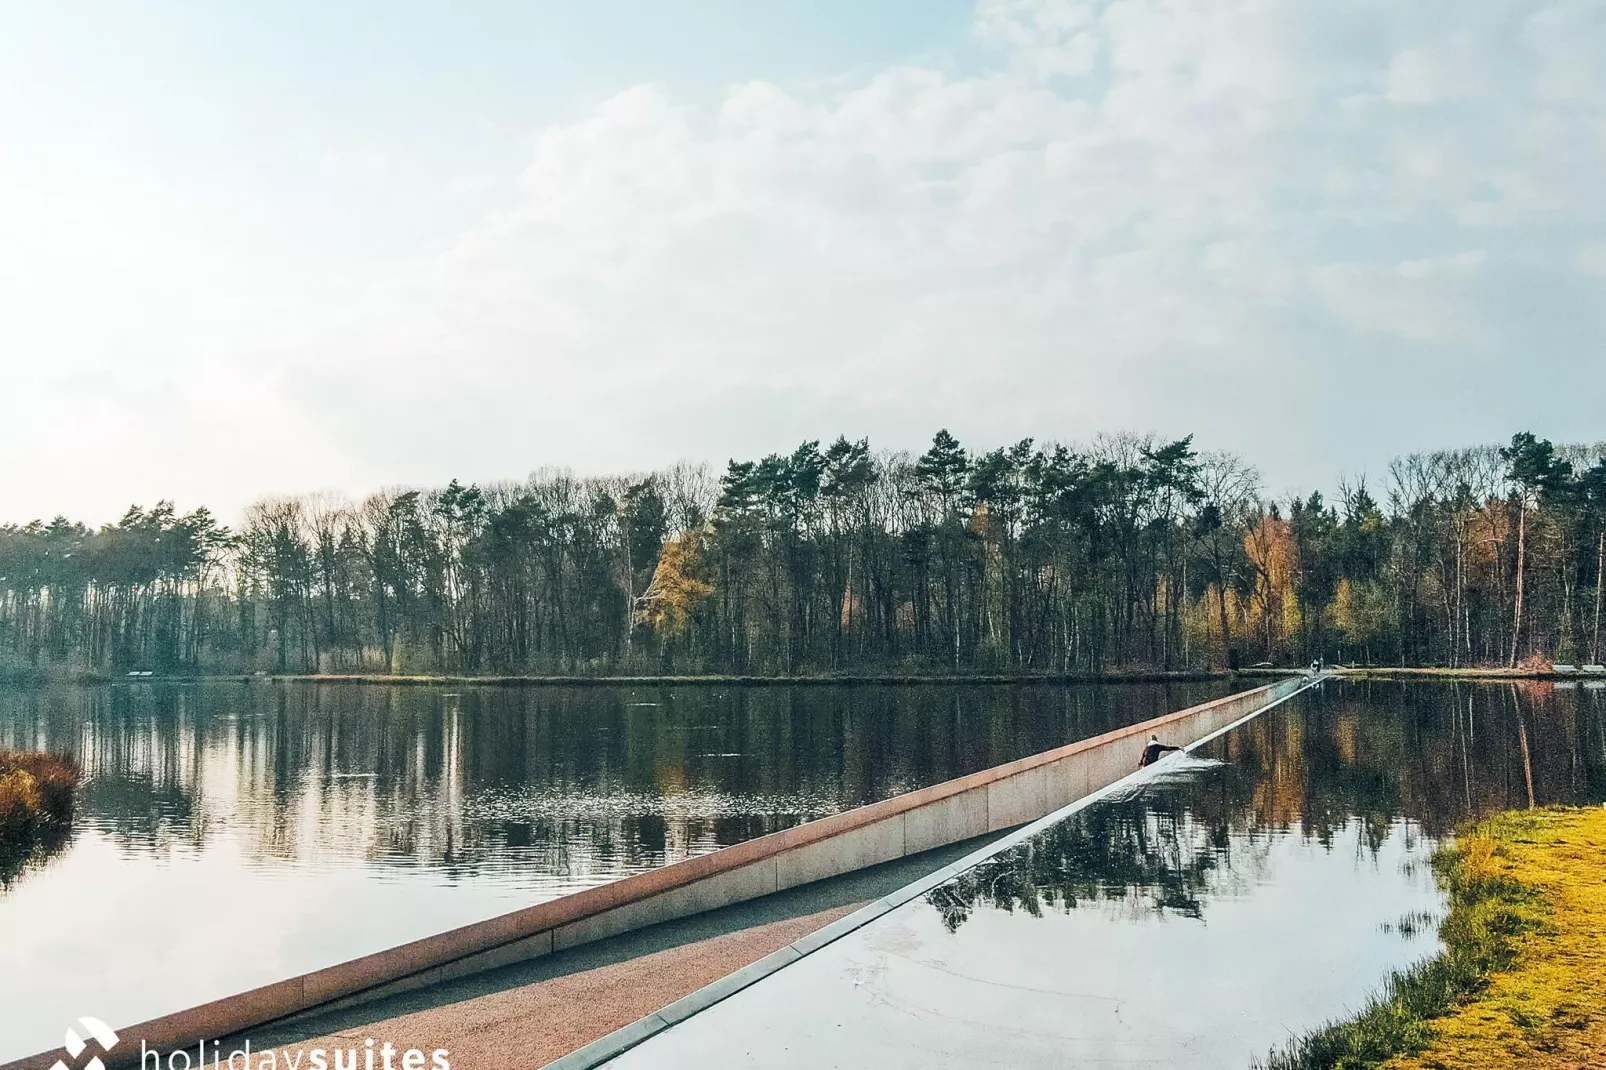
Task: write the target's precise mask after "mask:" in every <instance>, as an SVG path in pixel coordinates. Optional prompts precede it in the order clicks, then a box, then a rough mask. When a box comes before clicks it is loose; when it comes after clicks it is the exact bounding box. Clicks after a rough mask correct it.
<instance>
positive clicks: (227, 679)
mask: <svg viewBox="0 0 1606 1070" xmlns="http://www.w3.org/2000/svg"><path fill="white" fill-rule="evenodd" d="M1326 669H1327V671H1328V672H1330V673H1332V674H1334V675H1336V676H1342V677H1345V678H1348V679H1357V680H1422V679H1429V680H1462V681H1483V682H1490V681H1517V680H1550V681H1572V680H1590V679H1598V680H1601V681H1602V682H1606V676H1602V675H1600V674H1589V673H1580V672H1562V673H1558V672H1555V671H1553V670H1549V669H1534V668H1515V669H1510V668H1504V667H1496V666H1473V667H1462V668H1448V667H1406V666H1344V665H1331V666H1327V667H1326ZM1306 671H1307V670H1305V669H1303V668H1284V667H1275V666H1254V667H1249V668H1243V669H1238V670H1226V669H1186V670H1171V671H1165V670H1138V669H1134V670H1129V671H1111V672H1105V673H853V674H840V675H824V674H816V675H807V676H741V675H701V676H677V675H632V676H607V675H593V676H579V675H572V676H571V675H544V676H537V675H496V674H484V675H473V674H462V673H395V674H390V673H377V672H366V673H285V674H278V673H251V674H242V673H215V674H208V673H199V674H178V673H174V674H161V673H153V674H151V675H148V676H129V675H113V674H106V673H75V674H59V673H43V672H41V673H20V674H11V675H9V676H7V675H0V686H12V687H43V686H50V685H60V684H76V685H80V686H104V685H109V684H151V683H169V684H201V683H239V684H286V683H291V684H364V685H370V686H382V687H435V686H443V685H451V686H466V687H510V688H511V687H661V686H668V685H674V686H677V687H697V686H704V687H710V686H719V687H793V686H837V687H877V686H881V687H885V686H898V687H908V686H948V687H955V686H974V685H994V686H1002V685H1012V686H1020V685H1034V684H1128V683H1189V682H1199V681H1208V680H1230V679H1238V678H1243V679H1276V678H1281V677H1285V676H1298V675H1301V674H1303V673H1304V672H1306Z"/></svg>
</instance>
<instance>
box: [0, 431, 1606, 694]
mask: <svg viewBox="0 0 1606 1070" xmlns="http://www.w3.org/2000/svg"><path fill="white" fill-rule="evenodd" d="M1603 564H1606V444H1597V445H1591V446H1581V445H1557V444H1553V443H1552V442H1550V441H1548V440H1546V439H1542V438H1538V437H1536V436H1535V435H1533V434H1531V433H1528V432H1524V433H1521V434H1518V435H1516V436H1514V437H1513V438H1512V440H1511V441H1510V443H1508V444H1506V445H1491V446H1481V447H1472V448H1465V449H1456V450H1445V451H1438V452H1431V453H1422V454H1413V455H1411V456H1407V457H1402V458H1399V459H1397V460H1396V461H1394V462H1393V463H1392V464H1391V465H1390V467H1389V471H1388V475H1387V482H1386V485H1378V486H1369V485H1368V483H1367V481H1366V480H1364V479H1356V480H1353V481H1350V482H1346V483H1343V484H1341V485H1339V486H1338V487H1337V491H1336V493H1335V494H1333V495H1332V496H1331V498H1329V497H1326V496H1324V495H1322V494H1321V493H1319V492H1313V493H1310V494H1308V495H1307V494H1292V495H1288V496H1285V497H1278V496H1275V495H1271V494H1268V493H1267V492H1266V490H1265V488H1264V487H1263V485H1262V480H1261V478H1260V476H1259V474H1258V472H1257V471H1256V469H1255V468H1254V467H1253V466H1252V465H1251V464H1250V463H1248V462H1247V461H1245V460H1244V459H1242V458H1240V457H1238V456H1236V455H1233V454H1229V453H1224V452H1212V451H1204V450H1199V449H1196V448H1195V445H1194V442H1193V439H1192V437H1191V436H1190V437H1186V438H1180V439H1175V440H1171V439H1167V438H1164V437H1162V436H1157V435H1120V436H1106V437H1100V438H1097V439H1094V440H1093V441H1092V442H1090V443H1088V444H1085V445H1062V444H1057V443H1048V444H1038V443H1034V442H1032V441H1031V440H1025V441H1021V442H1019V443H1016V444H1014V445H1010V446H1003V447H998V448H994V449H990V450H984V451H975V450H971V449H967V448H966V447H965V446H963V445H962V444H961V443H960V442H959V441H957V440H956V439H955V438H954V436H952V435H951V434H949V433H948V432H947V431H939V432H938V433H937V434H936V436H935V437H934V438H933V440H932V442H931V446H930V448H929V449H927V450H926V451H925V452H924V453H921V454H919V455H918V456H915V455H912V454H909V453H901V452H886V451H875V450H872V449H871V447H870V444H869V442H868V441H864V440H860V441H849V440H848V439H846V438H838V439H837V440H836V441H835V442H832V443H830V444H829V445H827V446H823V447H822V445H821V443H820V442H818V441H811V442H805V443H803V444H802V445H800V446H798V447H797V448H796V449H795V450H793V451H791V452H790V453H784V454H781V453H777V454H771V455H770V456H767V457H764V458H762V459H758V460H743V461H736V460H732V461H731V462H730V463H729V464H728V466H727V467H726V468H725V470H724V471H723V472H719V471H717V470H715V469H711V468H708V467H704V466H694V465H679V466H676V467H673V468H670V469H666V470H663V471H657V472H646V473H638V474H634V475H628V476H616V477H578V476H575V475H572V474H570V473H567V472H564V471H560V470H539V471H537V472H535V473H534V474H532V475H531V476H530V477H529V478H528V479H527V480H525V481H523V482H516V483H515V482H509V483H498V484H490V485H485V486H479V485H474V484H470V485H464V484H462V483H459V482H457V481H453V482H452V483H450V484H448V485H447V486H445V487H435V488H428V489H420V488H404V489H390V490H382V491H379V492H377V493H375V494H373V495H371V496H369V497H368V498H366V499H365V500H363V501H361V502H360V503H352V502H346V501H341V500H337V499H334V498H332V497H330V496H328V495H316V496H309V497H305V498H283V499H273V500H266V501H262V502H259V503H257V504H256V505H253V506H252V507H251V508H249V509H248V510H247V511H246V514H245V516H244V517H243V519H242V520H241V521H240V522H239V523H238V524H236V525H235V526H233V527H229V526H225V525H224V524H223V523H221V522H220V520H219V518H218V517H216V516H214V515H213V514H212V513H211V512H209V511H208V510H206V509H205V508H198V509H194V510H193V511H190V512H180V511H178V510H177V509H176V508H175V507H174V505H173V504H172V503H169V502H160V503H157V504H156V505H154V506H151V507H149V508H141V507H138V506H136V507H133V508H130V509H129V510H128V511H127V513H126V514H125V515H124V516H123V517H122V518H121V519H120V520H119V521H117V522H116V523H114V524H108V525H105V526H103V527H100V528H98V529H96V528H91V527H89V526H86V525H84V524H81V523H75V522H73V521H71V520H69V519H67V518H65V517H57V518H55V519H53V520H49V521H43V520H36V521H33V522H30V523H21V524H17V523H12V524H7V525H5V526H0V675H27V674H34V675H54V674H80V675H85V674H87V675H93V674H120V673H123V672H127V671H148V672H153V673H159V674H163V675H197V674H244V673H258V672H261V673H320V672H321V673H345V672H367V673H408V674H413V673H432V672H442V673H465V674H471V673H494V674H531V675H608V674H675V675H692V674H749V675H760V674H762V675H778V676H786V675H821V674H845V675H846V674H874V673H900V674H902V673H932V674H942V673H980V672H986V673H1023V674H1026V673H1030V674H1069V673H1098V672H1107V671H1125V670H1157V671H1164V670H1184V669H1205V668H1226V667H1244V666H1250V665H1257V664H1263V663H1271V664H1274V665H1296V664H1304V663H1307V662H1309V661H1311V660H1314V659H1315V658H1317V657H1322V658H1325V659H1326V660H1328V661H1329V662H1333V663H1345V664H1365V665H1410V666H1416V665H1436V666H1449V667H1463V666H1515V665H1529V666H1533V665H1542V664H1544V663H1546V662H1548V661H1551V660H1554V661H1563V662H1579V661H1583V662H1595V663H1598V662H1599V661H1600V658H1601V623H1602V622H1601V610H1602V583H1601V576H1602V571H1603V568H1602V566H1603Z"/></svg>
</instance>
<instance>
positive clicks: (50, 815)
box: [0, 750, 78, 882]
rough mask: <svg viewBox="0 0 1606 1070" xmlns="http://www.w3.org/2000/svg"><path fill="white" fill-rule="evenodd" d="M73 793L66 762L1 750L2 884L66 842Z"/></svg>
mask: <svg viewBox="0 0 1606 1070" xmlns="http://www.w3.org/2000/svg"><path fill="white" fill-rule="evenodd" d="M77 788H78V766H77V765H76V764H75V763H74V762H73V761H72V760H71V759H70V758H61V757H57V756H55V755H52V754H38V753H35V752H32V751H10V750H0V882H4V881H9V880H10V879H11V878H12V877H13V876H15V875H16V874H17V872H19V871H20V870H21V869H22V867H23V866H24V865H26V864H27V863H28V862H29V861H30V860H32V859H33V858H34V857H36V856H37V855H38V854H39V853H40V852H41V851H48V850H49V849H51V848H52V847H53V846H55V845H56V844H58V843H60V842H61V841H62V840H63V839H64V838H65V837H66V834H67V832H68V830H69V829H70V828H71V827H72V814H73V796H74V793H75V792H76V791H77Z"/></svg>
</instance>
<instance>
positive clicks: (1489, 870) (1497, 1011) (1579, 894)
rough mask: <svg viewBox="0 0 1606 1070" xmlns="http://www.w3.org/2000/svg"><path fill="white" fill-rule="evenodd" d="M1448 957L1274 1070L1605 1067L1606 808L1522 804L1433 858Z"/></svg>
mask: <svg viewBox="0 0 1606 1070" xmlns="http://www.w3.org/2000/svg"><path fill="white" fill-rule="evenodd" d="M1434 869H1435V872H1436V874H1437V876H1438V878H1439V881H1440V883H1441V885H1442V886H1443V887H1444V888H1445V889H1446V891H1447V892H1448V893H1449V899H1450V910H1449V913H1448V915H1447V916H1446V918H1445V920H1444V923H1443V924H1442V925H1441V926H1440V930H1439V935H1440V938H1441V939H1442V940H1443V942H1444V945H1445V949H1444V951H1443V953H1442V954H1440V955H1439V956H1437V957H1436V958H1433V959H1431V960H1429V961H1427V962H1425V963H1423V964H1421V965H1419V966H1417V967H1415V968H1414V969H1411V970H1409V971H1406V972H1404V973H1400V974H1396V975H1395V976H1394V977H1393V978H1391V979H1390V980H1389V982H1388V983H1387V985H1386V986H1385V988H1384V991H1383V992H1382V993H1381V994H1380V995H1379V996H1378V997H1376V998H1375V999H1374V1000H1373V1001H1372V1002H1371V1003H1370V1004H1368V1005H1367V1006H1366V1007H1365V1008H1364V1009H1363V1010H1362V1011H1361V1013H1360V1014H1358V1015H1357V1016H1356V1017H1355V1018H1353V1019H1350V1020H1349V1021H1345V1022H1340V1023H1336V1024H1334V1025H1331V1026H1328V1027H1326V1028H1324V1029H1321V1030H1318V1031H1316V1032H1314V1033H1311V1034H1309V1035H1307V1036H1305V1037H1302V1038H1300V1039H1299V1040H1297V1041H1295V1042H1294V1043H1292V1044H1290V1045H1289V1046H1288V1047H1287V1048H1286V1049H1284V1050H1282V1051H1280V1052H1276V1053H1273V1055H1272V1056H1271V1057H1270V1058H1269V1059H1268V1060H1267V1061H1266V1063H1264V1064H1263V1065H1264V1066H1265V1067H1266V1068H1267V1070H1317V1068H1339V1070H1361V1068H1369V1067H1387V1068H1389V1070H1452V1068H1453V1070H1462V1068H1465V1070H1496V1068H1501V1070H1504V1068H1508V1067H1513V1066H1524V1067H1529V1068H1533V1070H1552V1068H1554V1070H1562V1068H1567V1070H1575V1068H1579V1067H1586V1066H1602V1065H1606V809H1601V808H1590V809H1547V810H1525V811H1514V812H1511V813H1506V814H1502V815H1500V816H1498V817H1495V818H1493V819H1491V820H1489V821H1486V822H1483V823H1481V824H1479V825H1476V826H1474V827H1473V828H1471V829H1469V830H1468V831H1467V832H1466V833H1465V834H1463V835H1462V836H1461V837H1460V838H1459V840H1458V842H1457V844H1456V845H1455V846H1454V847H1452V848H1447V849H1445V850H1444V851H1441V852H1440V854H1439V855H1438V857H1437V858H1435V860H1434Z"/></svg>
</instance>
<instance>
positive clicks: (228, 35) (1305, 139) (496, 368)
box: [0, 0, 1606, 523]
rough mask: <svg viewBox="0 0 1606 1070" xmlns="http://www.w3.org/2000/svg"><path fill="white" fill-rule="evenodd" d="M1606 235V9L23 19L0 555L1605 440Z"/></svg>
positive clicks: (1444, 3) (46, 15)
mask: <svg viewBox="0 0 1606 1070" xmlns="http://www.w3.org/2000/svg"><path fill="white" fill-rule="evenodd" d="M872 9H873V13H872ZM1603 191H1606V3H1603V2H1602V0H1583V2H1563V3H1541V2H1527V3H1524V2H1520V0H1414V2H1411V3H1403V4H1402V3H1399V2H1398V0H1355V2H1341V0H1334V2H1330V3H1310V2H1309V0H1196V2H1185V0H1171V2H1166V0H1120V2H1115V3H1085V2H1079V0H982V2H981V3H979V4H972V3H959V2H953V0H892V2H888V0H882V2H880V3H877V4H867V3H862V2H859V0H825V2H822V0H811V2H809V3H803V2H801V0H794V2H792V3H788V4H785V5H783V4H780V3H772V2H763V0H636V2H625V0H611V2H597V0H592V2H589V3H586V4H579V3H563V4H558V3H552V4H529V3H513V2H509V3H505V4H498V3H485V2H479V3H476V2H459V3H454V4H450V5H446V4H430V3H413V2H396V0H391V2H387V3H384V4H380V3H372V4H366V5H364V4H355V3H353V4H345V5H334V4H328V3H325V2H323V0H279V2H277V3H273V4H231V5H224V4H206V3H198V2H186V3H177V2H161V0H143V2H141V3H137V4H126V3H116V2H109V0H108V2H106V3H102V4H91V3H79V4H40V3H31V2H27V0H0V521H3V520H24V519H28V518H31V517H33V516H40V515H44V516H48V515H51V514H55V513H59V512H66V513H69V514H71V515H73V516H74V517H78V518H82V519H85V520H88V521H91V522H97V523H98V522H101V521H105V520H109V519H112V518H114V517H115V516H116V515H117V514H119V513H120V512H121V511H122V509H123V508H124V507H126V506H127V505H128V504H129V503H131V502H135V501H139V502H145V503H149V502H152V501H154V500H156V499H157V498H161V497H166V498H173V499H176V500H177V503H178V505H179V507H180V508H189V507H192V506H194V505H197V504H207V505H210V506H212V507H213V508H214V509H216V510H217V511H219V512H220V513H221V514H222V515H223V516H224V517H225V518H226V519H228V520H233V519H236V518H237V516H238V514H239V511H240V510H241V509H242V508H243V506H244V505H245V504H247V503H248V502H249V501H251V500H253V499H255V498H257V497H259V496H262V495H267V494H275V493H289V492H298V491H313V490H319V489H336V490H340V491H344V492H346V493H348V494H351V495H354V496H356V495H360V494H362V493H365V492H367V491H369V490H372V489H374V488H377V487H379V486H383V485H395V484H422V483H436V482H444V481H445V480H447V479H449V478H451V477H454V476H456V477H459V478H462V479H464V480H465V481H467V480H479V481H488V480H495V479H502V478H517V477H521V476H523V475H524V474H526V473H527V472H529V471H530V470H531V469H533V468H536V467H538V466H543V465H561V466H569V467H573V468H574V469H576V470H578V471H581V472H598V471H611V470H616V469H642V468H646V467H650V466H655V465H659V464H663V463H666V462H671V461H675V460H679V459H692V460H708V461H712V462H714V463H716V464H723V463H724V461H725V460H726V459H727V458H729V457H731V456H737V457H746V456H753V455H758V454H762V453H766V452H771V451H777V450H789V449H790V448H791V447H792V446H794V445H795V444H796V443H797V442H798V441H800V440H802V439H805V438H823V439H830V438H833V437H835V436H836V435H837V434H838V433H846V434H848V435H849V436H850V437H859V436H866V435H867V436H869V437H870V438H871V440H872V442H873V443H874V444H877V445H881V446H889V447H898V448H912V449H913V448H920V447H921V446H923V444H924V443H925V442H926V441H928V440H929V438H930V435H931V433H932V432H933V431H934V430H935V429H936V428H938V427H939V426H947V427H949V428H951V429H952V430H953V431H954V432H955V433H956V434H957V435H959V437H960V439H961V440H962V441H963V442H965V443H966V444H967V445H971V446H976V447H984V446H992V445H997V444H1000V443H1003V442H1006V441H1013V440H1015V439H1018V438H1021V437H1026V436H1031V437H1035V438H1038V439H1061V440H1076V439H1085V438H1087V437H1089V436H1091V435H1092V434H1093V433H1095V432H1098V431H1118V430H1139V431H1142V430H1155V431H1159V432H1161V433H1163V434H1166V435H1172V436H1180V435H1182V434H1187V433H1190V432H1192V433H1195V434H1196V435H1197V441H1198V442H1199V444H1200V445H1202V446H1205V447H1209V448H1223V449H1233V450H1237V451H1240V452H1242V453H1244V454H1245V455H1247V456H1248V457H1249V458H1250V459H1251V460H1252V461H1254V462H1255V463H1256V464H1258V465H1259V466H1260V467H1261V469H1262V470H1263V471H1264V472H1265V473H1266V475H1267V479H1268V483H1269V485H1270V487H1271V489H1273V490H1282V489H1285V488H1291V487H1294V486H1319V487H1330V486H1331V485H1332V484H1333V482H1334V481H1335V480H1336V478H1337V477H1338V476H1339V475H1340V474H1343V473H1351V474H1353V473H1356V472H1360V471H1368V472H1370V473H1372V475H1373V478H1374V479H1377V478H1379V477H1381V476H1382V475H1383V469H1384V467H1385V466H1386V464H1387V461H1388V459H1389V457H1390V456H1392V455H1393V454H1395V453H1398V452H1403V451H1410V450H1416V449H1424V448H1432V447H1436V446H1446V445H1462V444H1471V443H1475V442H1481V441H1488V440H1495V439H1504V438H1507V437H1509V436H1510V435H1511V433H1512V432H1513V431H1515V430H1518V429H1522V428H1530V427H1531V428H1532V429H1533V430H1535V431H1537V432H1539V433H1540V434H1543V435H1546V436H1548V437H1552V438H1556V439H1558V440H1559V439H1567V440H1580V439H1591V440H1593V439H1600V438H1606V417H1603V413H1606V407H1603V402H1606V346H1603V343H1606V300H1603V299H1602V298H1603V296H1606V193H1603Z"/></svg>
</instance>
